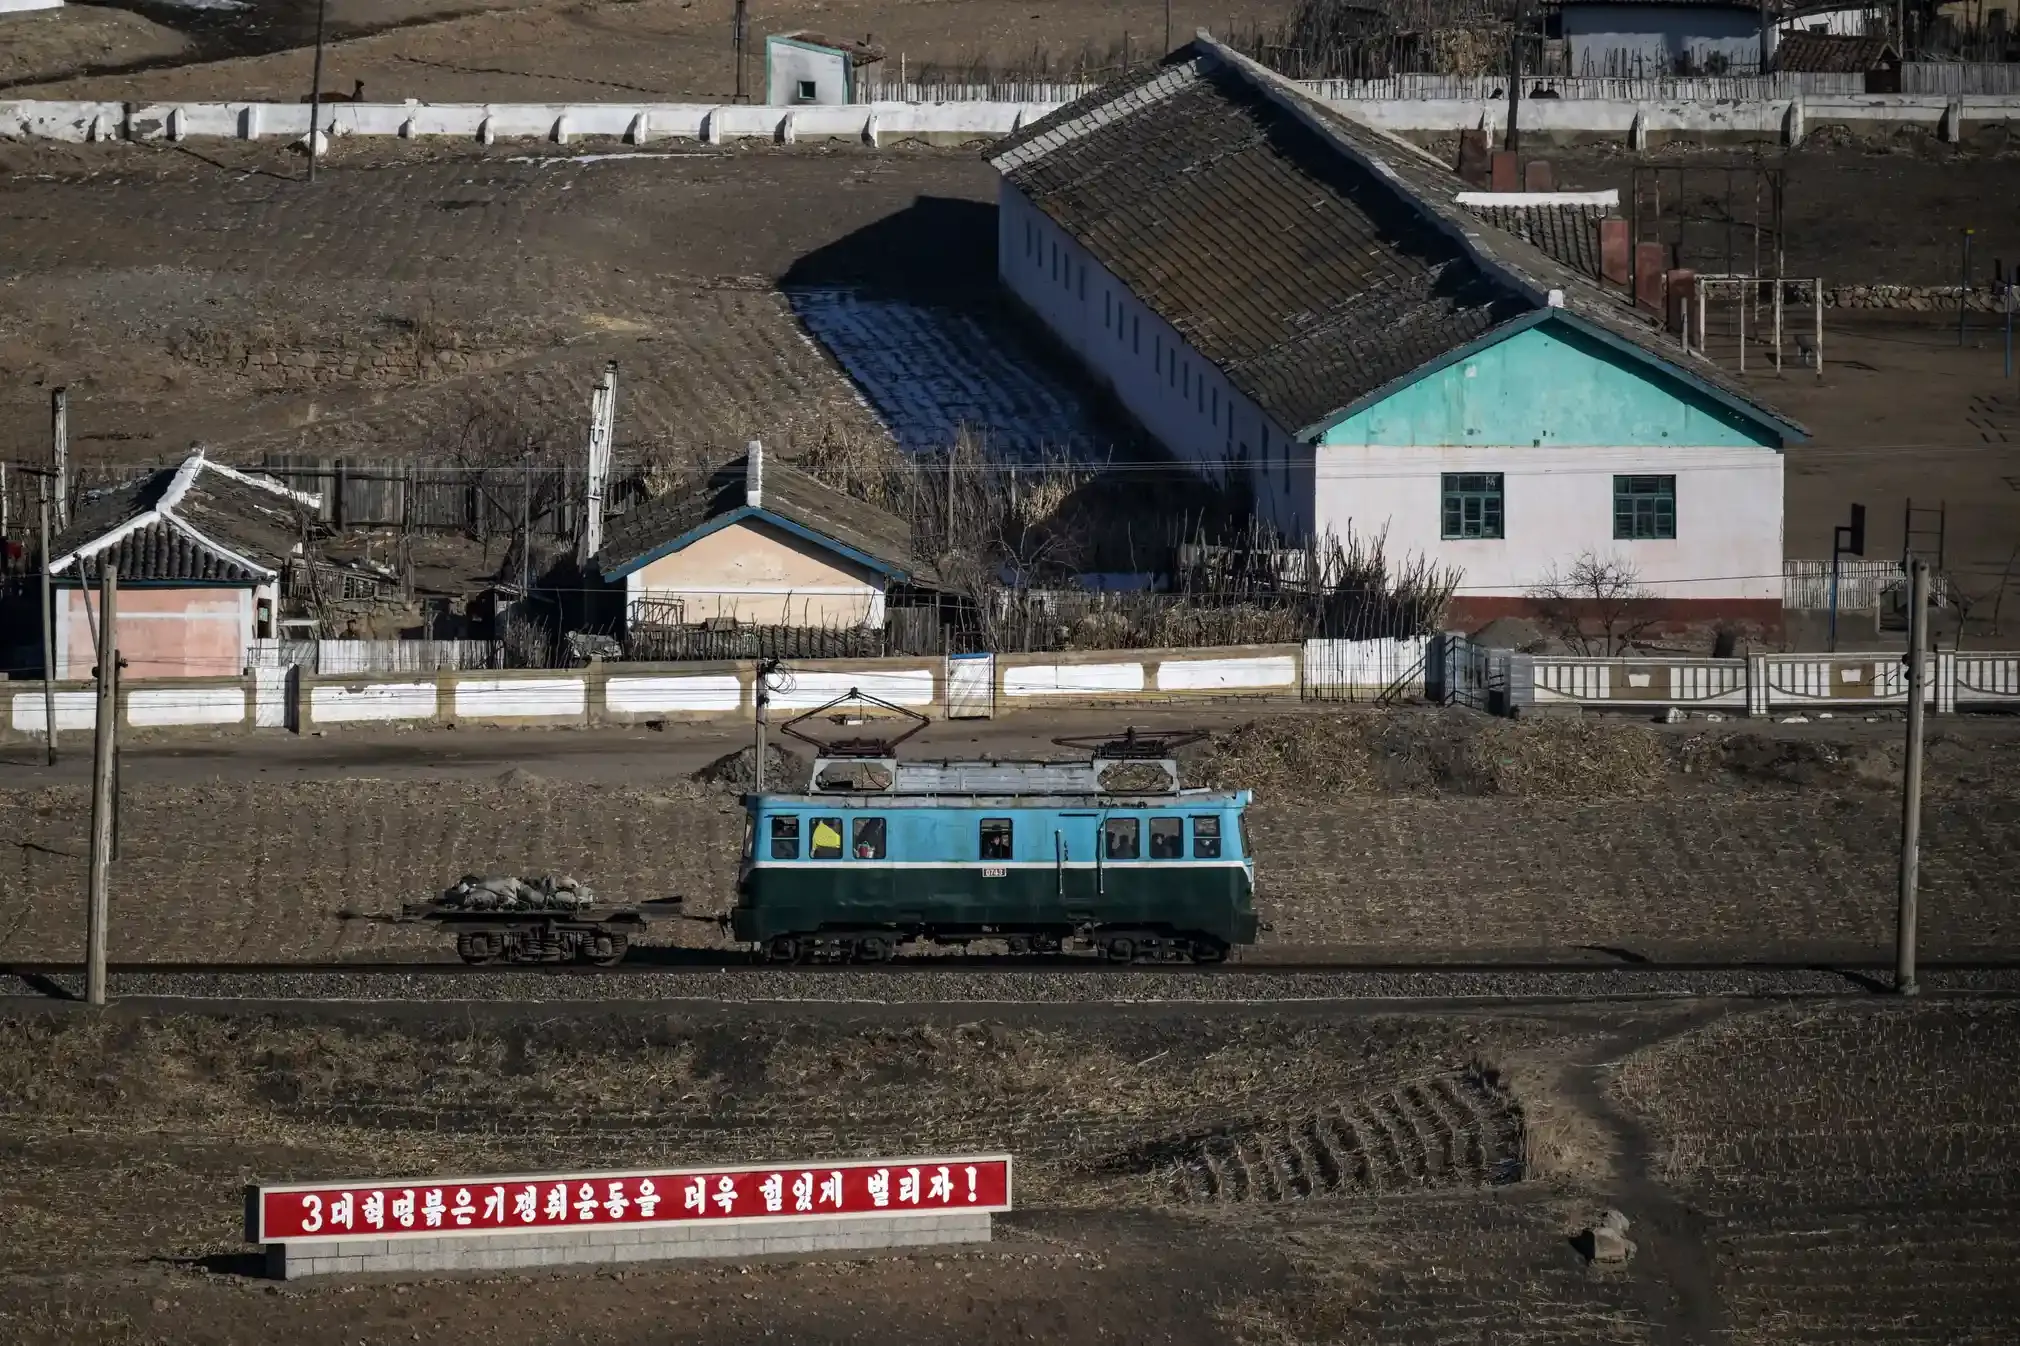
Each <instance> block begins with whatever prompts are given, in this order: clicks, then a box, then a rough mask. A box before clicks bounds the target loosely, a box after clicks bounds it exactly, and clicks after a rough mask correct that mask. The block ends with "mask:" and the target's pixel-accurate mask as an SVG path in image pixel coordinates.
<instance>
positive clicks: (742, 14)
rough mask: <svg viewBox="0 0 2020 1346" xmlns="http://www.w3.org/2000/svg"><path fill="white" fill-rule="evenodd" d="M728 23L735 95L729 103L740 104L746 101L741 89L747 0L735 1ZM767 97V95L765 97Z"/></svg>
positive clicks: (748, 22)
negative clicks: (729, 25)
mask: <svg viewBox="0 0 2020 1346" xmlns="http://www.w3.org/2000/svg"><path fill="white" fill-rule="evenodd" d="M730 23H731V25H732V29H731V33H730V45H731V47H733V48H734V49H735V52H736V93H735V95H734V96H733V97H732V98H731V100H730V101H732V102H736V103H742V102H744V101H746V98H745V95H744V88H743V49H744V43H745V41H746V38H745V32H746V30H747V29H748V28H749V26H750V9H749V0H736V13H735V15H734V16H733V17H732V18H731V19H730ZM769 96H770V95H769V94H767V97H769Z"/></svg>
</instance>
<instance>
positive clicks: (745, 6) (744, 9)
mask: <svg viewBox="0 0 2020 1346" xmlns="http://www.w3.org/2000/svg"><path fill="white" fill-rule="evenodd" d="M730 22H731V24H732V25H733V26H732V28H731V32H730V45H731V46H732V47H734V48H735V50H736V96H735V97H734V98H733V99H731V101H732V102H736V103H742V102H745V101H747V99H746V97H745V94H744V89H743V49H744V40H745V39H744V33H745V31H746V30H747V28H748V26H749V22H750V5H749V0H736V16H735V17H734V18H733V19H732V20H731V21H730Z"/></svg>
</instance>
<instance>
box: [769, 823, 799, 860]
mask: <svg viewBox="0 0 2020 1346" xmlns="http://www.w3.org/2000/svg"><path fill="white" fill-rule="evenodd" d="M799 858H800V820H799V819H798V818H774V819H772V859H774V860H797V859H799Z"/></svg>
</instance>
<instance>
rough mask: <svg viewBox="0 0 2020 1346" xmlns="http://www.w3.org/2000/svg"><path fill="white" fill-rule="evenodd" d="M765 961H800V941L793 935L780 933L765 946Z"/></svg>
mask: <svg viewBox="0 0 2020 1346" xmlns="http://www.w3.org/2000/svg"><path fill="white" fill-rule="evenodd" d="M765 961H766V962H768V963H797V962H799V961H800V942H799V941H798V940H796V939H794V938H793V937H792V936H791V935H780V936H779V937H778V938H777V939H775V940H773V941H772V942H771V943H770V944H767V945H766V946H765Z"/></svg>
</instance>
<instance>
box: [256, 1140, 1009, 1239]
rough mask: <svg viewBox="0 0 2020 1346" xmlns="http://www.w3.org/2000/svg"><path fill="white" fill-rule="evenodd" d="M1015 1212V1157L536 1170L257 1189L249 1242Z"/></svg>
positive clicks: (965, 1156) (988, 1156)
mask: <svg viewBox="0 0 2020 1346" xmlns="http://www.w3.org/2000/svg"><path fill="white" fill-rule="evenodd" d="M1009 1209H1010V1156H1009V1155H1007V1154H992V1155H961V1156H956V1157H952V1158H938V1159H894V1160H877V1161H874V1162H868V1163H865V1162H862V1161H857V1160H850V1161H847V1162H843V1163H823V1164H768V1165H765V1166H763V1167H755V1168H695V1169H663V1170H656V1171H650V1172H635V1173H527V1174H518V1175H515V1176H511V1177H490V1178H429V1179H425V1180H410V1181H399V1182H332V1183H293V1184H289V1185H287V1186H282V1187H251V1188H248V1189H246V1241H247V1242H249V1243H281V1242H286V1241H287V1240H289V1239H315V1240H318V1241H320V1240H325V1239H345V1238H372V1239H383V1238H397V1237H399V1236H402V1235H413V1236H417V1237H424V1238H439V1237H441V1236H443V1235H445V1234H495V1233H499V1232H502V1231H507V1230H518V1229H539V1230H550V1229H599V1228H603V1227H606V1226H615V1225H622V1226H631V1225H667V1224H679V1223H681V1222H683V1221H688V1220H818V1219H831V1218H833V1217H835V1216H842V1215H914V1214H916V1215H937V1214H941V1213H943V1212H947V1211H978V1212H979V1211H1006V1210H1009Z"/></svg>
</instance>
